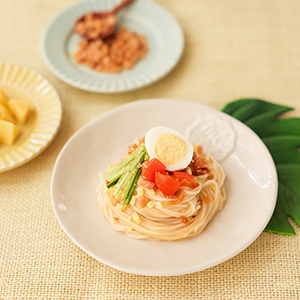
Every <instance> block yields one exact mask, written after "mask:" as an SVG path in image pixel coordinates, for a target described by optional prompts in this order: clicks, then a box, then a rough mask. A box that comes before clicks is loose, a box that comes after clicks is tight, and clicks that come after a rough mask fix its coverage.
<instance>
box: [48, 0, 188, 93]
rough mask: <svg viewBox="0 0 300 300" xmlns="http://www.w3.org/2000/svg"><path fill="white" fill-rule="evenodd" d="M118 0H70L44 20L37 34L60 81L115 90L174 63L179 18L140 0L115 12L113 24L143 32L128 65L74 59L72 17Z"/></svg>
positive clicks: (149, 79) (139, 83) (147, 79)
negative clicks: (140, 51) (114, 70)
mask: <svg viewBox="0 0 300 300" xmlns="http://www.w3.org/2000/svg"><path fill="white" fill-rule="evenodd" d="M119 2H120V0H88V1H84V2H79V3H76V4H74V5H72V6H70V7H68V8H67V9H65V10H64V11H62V12H61V13H60V14H58V15H57V16H56V17H55V18H54V19H53V21H52V22H51V23H50V24H49V26H48V27H47V29H46V32H45V34H44V36H43V40H42V55H43V57H44V60H45V62H46V64H47V66H48V67H49V69H50V70H51V71H52V72H53V74H54V75H55V76H57V77H58V78H59V79H61V80H62V81H64V82H66V83H68V84H70V85H72V86H75V87H77V88H80V89H83V90H88V91H93V92H101V93H118V92H125V91H129V90H134V89H137V88H141V87H144V86H146V85H149V84H151V83H153V82H155V81H157V80H159V79H160V78H162V77H163V76H165V75H166V74H167V73H169V72H170V71H171V70H172V69H173V68H174V66H175V65H176V64H177V62H178V60H179V59H180V57H181V54H182V51H183V47H184V36H183V31H182V29H181V26H180V24H179V23H178V22H177V20H176V19H175V18H174V17H173V16H172V15H171V14H170V13H169V12H168V11H167V10H166V9H164V8H163V7H162V6H160V5H158V4H155V3H153V2H148V1H145V0H136V1H134V2H133V3H131V4H130V5H129V6H128V7H127V8H126V9H124V11H122V12H121V13H120V15H119V17H118V24H119V25H126V26H127V27H128V28H129V29H131V30H133V31H136V32H138V33H140V34H143V35H145V36H147V38H148V46H149V52H148V53H147V56H146V58H145V59H143V60H141V61H139V62H138V63H137V64H136V65H135V67H134V68H133V69H132V70H129V71H123V72H121V73H119V74H104V73H99V72H96V71H92V70H90V69H89V68H88V67H85V66H82V65H78V64H77V63H76V62H75V61H74V59H73V57H72V53H74V52H75V50H76V48H77V43H78V42H79V41H80V39H81V38H80V37H79V36H78V35H77V34H75V33H74V32H73V26H74V23H75V22H76V20H77V19H78V18H79V17H80V16H82V15H83V14H85V13H87V12H90V11H108V10H110V9H111V8H112V7H115V6H116V5H117V4H118V3H119Z"/></svg>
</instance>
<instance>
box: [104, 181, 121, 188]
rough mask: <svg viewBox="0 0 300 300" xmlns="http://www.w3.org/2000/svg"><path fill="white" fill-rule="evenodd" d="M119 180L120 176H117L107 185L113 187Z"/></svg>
mask: <svg viewBox="0 0 300 300" xmlns="http://www.w3.org/2000/svg"><path fill="white" fill-rule="evenodd" d="M118 181H119V178H117V179H115V180H113V181H111V182H110V183H108V184H107V185H106V187H107V188H108V189H109V188H111V187H112V186H114V185H115V184H116V183H117V182H118Z"/></svg>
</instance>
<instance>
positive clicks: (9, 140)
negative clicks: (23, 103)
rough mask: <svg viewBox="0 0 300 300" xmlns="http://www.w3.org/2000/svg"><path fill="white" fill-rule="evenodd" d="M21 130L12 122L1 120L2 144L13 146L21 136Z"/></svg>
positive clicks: (0, 133)
mask: <svg viewBox="0 0 300 300" xmlns="http://www.w3.org/2000/svg"><path fill="white" fill-rule="evenodd" d="M20 132H21V131H20V129H19V127H18V126H16V125H15V124H14V123H12V122H8V121H4V120H0V142H1V143H4V144H7V145H12V144H13V143H14V142H15V140H16V138H17V137H18V136H19V134H20Z"/></svg>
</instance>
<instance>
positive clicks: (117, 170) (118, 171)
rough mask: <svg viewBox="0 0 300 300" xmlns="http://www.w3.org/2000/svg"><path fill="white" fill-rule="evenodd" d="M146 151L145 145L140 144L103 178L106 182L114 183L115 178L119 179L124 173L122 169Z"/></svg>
mask: <svg viewBox="0 0 300 300" xmlns="http://www.w3.org/2000/svg"><path fill="white" fill-rule="evenodd" d="M144 151H146V148H145V144H144V143H141V144H140V145H139V146H138V147H137V148H136V149H135V150H134V151H133V152H132V153H131V154H130V155H128V156H127V157H126V158H125V159H124V160H123V161H121V162H120V163H119V164H118V165H116V166H115V167H114V168H113V169H112V170H110V171H109V172H108V173H106V174H105V175H104V176H103V178H104V180H106V181H109V182H111V181H114V180H115V179H117V178H120V177H121V176H122V174H123V173H124V168H125V167H126V166H127V165H128V164H129V163H130V162H131V161H132V160H134V159H135V157H136V156H137V155H139V154H140V153H141V152H144Z"/></svg>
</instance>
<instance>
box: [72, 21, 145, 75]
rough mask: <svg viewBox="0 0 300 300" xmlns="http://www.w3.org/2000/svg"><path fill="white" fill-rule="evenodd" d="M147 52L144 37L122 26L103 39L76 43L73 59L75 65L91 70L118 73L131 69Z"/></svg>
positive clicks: (84, 40)
mask: <svg viewBox="0 0 300 300" xmlns="http://www.w3.org/2000/svg"><path fill="white" fill-rule="evenodd" d="M147 51H148V46H147V39H146V37H145V36H143V35H139V34H137V33H135V32H132V31H130V30H128V28H127V27H125V26H123V27H121V28H120V29H118V30H117V31H115V32H114V33H113V34H112V35H110V36H109V37H107V38H105V39H96V40H87V39H83V40H82V41H81V42H79V43H78V49H77V51H76V52H75V53H74V58H75V60H76V62H77V63H79V64H84V65H87V66H89V67H90V68H91V69H93V70H96V71H99V72H103V73H119V72H121V71H122V70H123V69H127V70H129V69H131V68H133V66H134V64H135V63H136V62H138V61H139V60H140V59H142V58H144V57H145V55H146V52H147Z"/></svg>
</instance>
